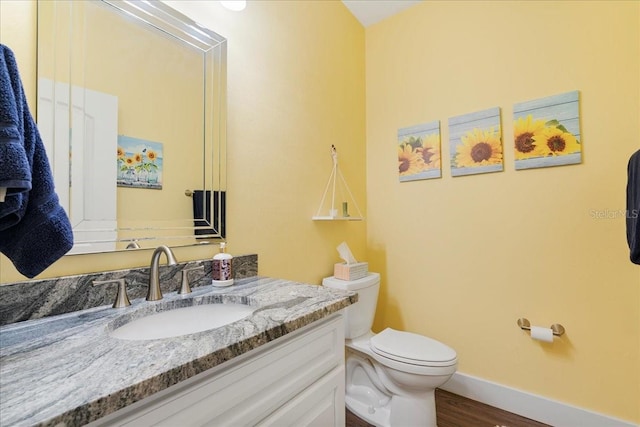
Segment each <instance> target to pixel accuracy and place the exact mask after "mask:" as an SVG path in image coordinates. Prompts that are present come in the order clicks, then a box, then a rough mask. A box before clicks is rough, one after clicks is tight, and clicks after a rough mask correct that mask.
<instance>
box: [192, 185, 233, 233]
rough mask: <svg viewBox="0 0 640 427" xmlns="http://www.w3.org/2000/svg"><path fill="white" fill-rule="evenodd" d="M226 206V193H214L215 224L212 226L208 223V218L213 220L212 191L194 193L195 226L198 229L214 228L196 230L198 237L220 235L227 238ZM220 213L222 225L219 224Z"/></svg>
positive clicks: (196, 191)
mask: <svg viewBox="0 0 640 427" xmlns="http://www.w3.org/2000/svg"><path fill="white" fill-rule="evenodd" d="M225 205H226V193H225V192H224V191H220V192H218V191H214V192H213V224H211V223H209V221H208V218H211V191H210V190H207V191H202V190H195V191H194V192H193V225H195V226H196V227H211V226H212V225H213V228H197V229H196V230H195V235H196V236H201V235H207V234H217V233H220V236H222V237H225V235H226V231H225V222H226V212H225V208H226V206H225ZM220 209H222V211H220ZM218 212H220V224H218ZM205 218H207V220H205ZM196 238H198V237H196Z"/></svg>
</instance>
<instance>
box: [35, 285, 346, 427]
mask: <svg viewBox="0 0 640 427" xmlns="http://www.w3.org/2000/svg"><path fill="white" fill-rule="evenodd" d="M357 300H358V296H357V294H353V295H350V296H347V297H345V298H343V299H341V300H339V301H336V302H333V303H331V304H329V305H327V306H323V307H320V308H319V309H317V310H314V311H312V312H310V313H308V314H306V315H304V316H302V317H299V318H297V319H295V320H292V321H286V322H284V323H283V324H281V325H277V326H274V327H272V328H270V329H267V330H265V331H262V332H260V333H259V334H257V335H255V336H252V337H248V338H246V339H244V340H242V341H239V342H236V343H234V344H231V345H230V346H229V347H225V348H222V349H219V350H216V351H214V352H212V353H209V354H207V355H205V356H203V357H200V358H198V359H195V360H193V361H191V362H188V363H185V364H183V365H181V366H177V367H174V368H172V369H170V370H169V371H166V372H162V373H160V374H158V375H156V376H154V377H153V378H149V379H147V380H143V381H141V382H139V383H137V384H135V385H132V386H129V387H126V388H124V389H122V390H120V391H119V392H116V393H111V394H109V395H108V396H105V397H102V398H99V399H97V400H95V401H93V402H89V403H87V404H84V405H82V406H79V407H77V408H75V409H72V410H70V411H67V412H65V413H63V414H60V415H58V416H55V417H54V418H51V419H49V420H46V421H43V422H41V423H38V424H37V426H38V427H54V426H66V425H84V424H87V423H90V422H92V421H95V420H98V419H100V418H102V417H105V416H107V415H109V414H111V413H113V412H116V411H118V410H120V409H122V408H124V407H126V406H128V405H131V404H133V403H135V402H138V401H140V400H142V399H144V398H146V397H149V396H151V395H152V394H155V393H158V392H160V391H163V390H165V389H167V388H169V387H171V386H173V385H176V384H178V383H180V382H182V381H185V380H187V379H189V378H192V377H193V376H195V375H198V374H200V373H202V372H204V371H206V370H208V369H211V368H214V367H216V366H218V365H220V364H222V363H224V362H227V361H229V360H231V359H233V358H234V357H237V356H240V355H242V354H245V353H248V352H249V351H251V350H254V349H256V348H258V347H260V346H261V345H263V344H267V343H269V342H271V341H273V340H276V339H278V338H280V337H283V336H285V335H287V334H289V333H291V332H294V331H296V330H298V329H300V328H303V327H304V326H307V325H309V324H311V323H313V322H315V321H317V320H320V319H323V318H325V317H327V316H329V315H331V314H333V313H336V312H337V311H339V310H341V309H343V308H346V307H348V306H349V305H351V304H354V303H356V302H357Z"/></svg>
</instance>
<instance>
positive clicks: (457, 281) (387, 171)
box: [366, 1, 640, 422]
mask: <svg viewBox="0 0 640 427" xmlns="http://www.w3.org/2000/svg"><path fill="white" fill-rule="evenodd" d="M639 18H640V3H638V2H635V1H633V2H631V1H626V2H624V1H623V2H608V1H603V2H597V1H581V2H574V1H566V2H557V1H556V2H537V1H530V2H521V1H509V2H507V1H496V2H487V1H483V2H477V1H469V2H463V1H455V2H451V1H428V2H424V3H421V4H419V5H417V6H415V7H413V8H411V9H409V10H407V11H405V12H404V13H402V14H400V15H398V16H395V17H393V18H391V19H388V20H386V21H383V22H381V23H379V24H377V25H374V26H372V27H369V28H368V29H367V31H366V63H367V67H366V71H367V102H366V104H367V187H368V188H369V189H370V191H368V193H367V210H368V212H369V215H368V221H367V247H368V257H369V261H370V264H371V266H370V267H371V269H372V270H378V271H380V272H381V273H382V277H383V284H382V294H381V299H380V301H379V306H378V312H377V316H376V321H375V328H376V330H381V329H382V328H383V327H386V326H392V327H397V328H403V329H405V330H409V331H414V332H418V333H423V334H426V335H429V336H431V337H433V338H436V339H439V340H441V341H443V342H445V343H447V344H449V345H451V346H452V347H453V348H455V349H456V351H457V352H458V357H459V360H460V365H459V371H460V372H463V373H465V374H470V375H473V376H477V377H480V378H483V379H486V380H490V381H494V382H497V383H500V384H504V385H507V386H511V387H514V388H517V389H520V390H524V391H527V392H530V393H534V394H539V395H543V396H545V397H548V398H551V399H555V400H558V401H562V402H566V403H568V404H572V405H576V406H579V407H583V408H587V409H589V410H592V411H596V412H600V413H603V414H609V415H610V416H614V417H618V418H622V419H625V420H629V421H634V422H640V413H639V408H640V405H638V402H640V341H639V340H640V266H637V265H633V264H631V263H630V262H629V260H628V258H629V251H628V247H627V243H626V234H625V221H624V216H623V214H620V212H619V210H624V209H625V186H626V166H627V161H628V159H629V156H630V155H631V154H632V153H633V152H634V151H635V150H637V149H639V148H640V138H639V137H638V129H640V119H639V118H640V62H639V61H640V23H639V21H640V19H639ZM572 90H579V91H580V96H581V102H580V108H581V130H582V137H583V144H584V150H583V154H584V156H583V163H582V164H581V165H574V166H563V167H555V168H546V169H535V170H524V171H515V170H514V167H513V164H514V163H513V161H514V154H513V148H512V145H511V141H512V138H513V137H512V135H513V125H512V121H511V117H512V114H513V104H514V103H517V102H521V101H527V100H531V99H536V98H540V97H545V96H549V95H555V94H559V93H563V92H568V91H572ZM495 106H499V107H501V108H502V123H503V135H504V147H505V155H504V157H505V171H504V172H501V173H492V174H485V175H475V176H463V177H456V178H452V177H451V173H450V169H449V167H448V166H445V167H444V169H443V178H442V179H439V180H428V181H426V180H425V181H415V182H409V183H399V181H398V174H397V163H396V147H397V136H396V132H397V129H398V128H400V127H406V126H411V125H415V124H419V123H424V122H429V121H432V120H438V119H439V120H441V121H442V142H443V143H442V150H443V153H442V155H443V159H448V156H449V149H448V128H447V120H448V118H450V117H453V116H457V115H460V114H465V113H471V112H475V111H478V110H482V109H486V108H491V107H495ZM444 163H445V165H446V164H448V162H447V161H446V160H445V162H444ZM606 210H609V211H614V212H613V214H612V213H607V212H606ZM598 215H604V216H605V217H608V218H603V219H597V218H596V217H597V216H598ZM520 317H526V318H528V319H529V320H530V321H531V322H532V323H533V324H535V325H542V326H545V327H548V326H549V325H551V324H552V323H556V322H557V323H561V324H562V325H564V327H565V328H566V330H567V333H566V335H565V336H564V337H563V338H561V339H556V341H555V342H554V343H553V344H547V343H541V342H538V341H533V340H531V339H530V338H529V337H528V336H527V334H526V333H524V332H523V331H521V330H520V329H519V328H518V327H517V325H516V320H517V319H518V318H520Z"/></svg>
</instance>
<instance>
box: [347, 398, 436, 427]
mask: <svg viewBox="0 0 640 427" xmlns="http://www.w3.org/2000/svg"><path fill="white" fill-rule="evenodd" d="M345 404H346V407H347V409H348V410H349V411H351V412H352V413H353V414H354V415H356V416H357V417H358V418H360V419H362V420H364V421H366V422H368V423H369V424H373V425H374V426H376V427H416V426H420V427H437V424H436V407H435V392H432V393H425V394H423V395H422V396H421V397H420V398H419V399H416V398H415V397H414V398H407V397H405V396H393V397H392V398H391V401H390V402H389V403H388V404H387V405H385V406H377V407H374V406H371V405H368V404H367V403H365V402H363V401H362V400H359V399H358V398H357V397H353V396H349V395H347V396H345ZM392 408H393V416H392V414H391V412H392Z"/></svg>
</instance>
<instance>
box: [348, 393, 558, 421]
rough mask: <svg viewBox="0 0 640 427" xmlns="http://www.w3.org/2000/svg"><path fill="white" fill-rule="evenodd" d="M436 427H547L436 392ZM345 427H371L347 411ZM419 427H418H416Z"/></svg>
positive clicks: (489, 407)
mask: <svg viewBox="0 0 640 427" xmlns="http://www.w3.org/2000/svg"><path fill="white" fill-rule="evenodd" d="M436 413H437V418H438V427H495V426H505V427H549V426H548V425H547V424H542V423H539V422H537V421H533V420H530V419H528V418H524V417H521V416H519V415H516V414H512V413H511V412H507V411H503V410H502V409H498V408H494V407H492V406H489V405H485V404H484V403H480V402H476V401H474V400H471V399H467V398H465V397H462V396H458V395H456V394H453V393H449V392H447V391H444V390H439V389H438V390H436ZM346 425H347V427H372V426H371V424H368V423H367V422H365V421H363V420H361V419H360V418H358V417H356V416H355V415H353V414H352V413H351V412H349V411H348V410H347V421H346ZM416 427H419V426H416Z"/></svg>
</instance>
